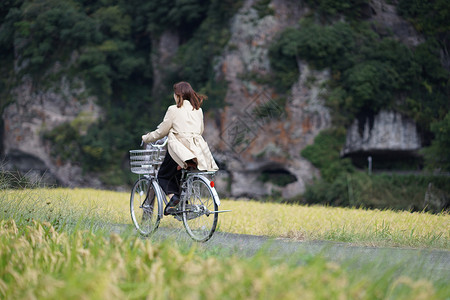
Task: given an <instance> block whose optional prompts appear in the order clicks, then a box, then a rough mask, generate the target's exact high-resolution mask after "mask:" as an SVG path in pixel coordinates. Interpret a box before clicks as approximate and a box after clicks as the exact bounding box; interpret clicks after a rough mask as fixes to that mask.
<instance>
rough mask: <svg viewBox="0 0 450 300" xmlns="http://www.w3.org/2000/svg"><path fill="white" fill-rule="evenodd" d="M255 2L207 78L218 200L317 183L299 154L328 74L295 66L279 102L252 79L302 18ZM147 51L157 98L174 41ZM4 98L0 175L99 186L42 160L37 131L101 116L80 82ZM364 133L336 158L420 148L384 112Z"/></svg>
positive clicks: (386, 27) (410, 128)
mask: <svg viewBox="0 0 450 300" xmlns="http://www.w3.org/2000/svg"><path fill="white" fill-rule="evenodd" d="M257 2H258V1H256V0H245V1H243V5H242V7H241V8H240V10H239V11H238V12H237V14H236V15H235V16H234V17H233V18H232V21H231V23H230V32H231V37H230V39H229V41H228V44H227V45H226V47H225V49H224V50H223V52H222V54H221V55H220V56H218V57H217V59H216V64H215V71H216V76H217V77H218V78H221V79H224V80H226V82H227V83H228V90H227V92H226V95H225V102H226V105H225V107H224V108H223V109H221V110H220V111H219V112H217V113H214V114H209V115H207V116H206V120H205V121H206V124H205V139H206V140H207V141H208V143H209V145H210V146H211V148H212V151H213V153H214V154H215V156H216V159H217V161H218V162H219V164H220V166H221V169H222V171H221V172H220V173H219V174H218V175H217V180H218V181H221V183H220V184H218V185H217V186H218V187H219V188H220V189H221V190H220V193H221V194H223V195H226V196H232V197H242V196H248V197H258V196H267V195H273V196H282V197H284V198H289V197H293V196H295V195H297V194H300V193H302V192H304V190H305V186H306V185H307V184H308V183H310V182H311V181H312V179H313V178H314V177H318V176H320V174H319V172H318V171H317V169H316V168H314V167H313V166H312V165H311V163H310V162H309V161H307V160H306V159H304V158H303V157H302V156H301V155H300V152H301V150H302V149H303V148H305V147H306V146H307V145H309V144H312V143H313V140H314V138H315V136H316V135H317V134H318V133H319V132H320V131H321V130H323V129H326V128H328V127H330V126H331V120H330V112H329V110H328V109H327V108H326V107H325V105H324V101H323V99H322V98H321V95H322V94H323V91H322V90H321V89H322V86H324V84H323V83H325V82H327V81H328V80H329V78H330V74H329V71H328V70H324V71H316V70H313V69H311V68H310V67H309V66H308V64H307V63H306V62H305V61H303V60H302V58H301V57H299V58H298V59H297V66H296V67H297V68H298V70H299V78H298V80H297V81H296V82H295V83H294V84H293V86H292V87H291V89H290V90H289V91H288V92H287V93H286V94H287V96H286V97H285V98H281V97H280V95H278V94H277V93H276V91H275V90H274V89H273V88H272V87H270V85H267V84H263V83H261V81H259V80H256V79H255V78H261V77H265V76H266V75H268V74H270V72H271V70H270V63H269V58H268V49H269V46H270V44H271V42H272V41H274V39H276V38H277V36H278V35H279V34H280V33H281V32H282V31H283V30H284V29H286V28H287V27H296V26H300V25H299V20H300V19H301V18H302V17H304V16H305V15H307V14H308V13H310V11H309V9H308V7H306V6H305V5H304V4H302V2H298V1H289V0H272V1H271V2H270V4H269V8H270V13H269V14H266V15H263V16H261V14H260V13H259V12H258V9H257V8H256V4H257ZM367 18H369V19H371V20H372V21H374V26H375V27H376V30H377V31H378V32H386V33H387V32H393V33H394V35H395V36H396V37H397V38H398V39H399V40H401V41H402V42H404V43H406V44H408V45H417V44H418V43H420V42H421V41H422V39H421V38H420V36H419V35H417V34H416V33H415V31H414V29H413V28H412V26H411V25H410V24H408V23H407V22H406V21H405V20H403V19H401V18H399V17H398V16H397V15H396V13H395V7H394V6H393V5H390V4H387V3H386V2H384V1H380V0H377V1H372V2H371V3H370V9H369V12H368V15H367ZM152 44H153V45H154V49H153V53H152V54H151V59H152V63H153V73H154V79H153V80H154V86H153V94H154V96H157V93H158V90H159V86H160V85H161V84H162V82H163V81H164V72H165V71H164V70H166V69H167V68H169V69H172V68H173V66H170V62H171V61H172V58H173V57H174V55H176V51H177V49H178V47H179V44H180V38H179V36H178V34H177V33H176V32H173V31H167V32H164V33H163V34H162V35H161V36H160V37H158V38H157V39H154V40H152ZM166 72H167V70H166ZM13 98H14V99H15V102H14V103H13V104H11V105H9V106H8V107H6V108H5V110H4V113H3V116H2V117H3V120H4V127H5V128H4V137H3V145H4V147H3V148H4V155H5V157H6V166H7V168H9V169H19V170H21V171H22V172H24V173H27V172H28V174H29V176H31V177H33V176H34V177H42V176H44V177H46V178H47V181H48V182H53V183H59V184H63V185H68V186H86V185H90V186H100V185H101V183H100V181H98V180H93V178H94V177H93V176H90V177H89V180H88V179H86V178H87V177H86V175H85V174H82V171H81V168H80V166H77V165H76V162H72V163H70V162H61V161H58V160H55V159H54V158H52V157H51V155H50V149H49V147H50V145H49V144H48V143H46V142H45V141H44V140H43V138H42V133H43V132H44V131H45V130H51V129H53V128H55V127H56V126H58V125H60V124H62V123H65V122H72V121H74V120H76V119H80V118H84V121H83V122H84V123H86V124H89V122H94V121H95V120H97V119H98V118H99V117H100V116H101V115H102V112H101V109H100V108H99V107H98V106H97V105H96V104H95V102H96V101H95V98H94V97H91V96H88V95H86V89H85V88H84V82H83V81H82V80H71V81H69V80H68V79H67V78H66V77H65V76H62V77H61V78H60V79H59V80H58V81H56V82H54V83H53V84H52V85H51V86H50V87H49V88H43V87H42V86H37V85H36V84H35V83H34V82H33V81H32V80H31V79H30V78H25V79H24V80H23V81H22V83H21V84H19V85H18V86H17V87H16V88H15V89H14V91H13ZM369 125H370V124H367V125H366V124H364V125H363V128H364V130H363V131H362V133H361V131H360V130H359V128H360V127H361V126H358V124H356V123H355V124H354V125H353V126H352V127H351V128H350V129H349V134H348V138H347V142H346V146H345V148H344V150H343V153H344V154H349V153H351V152H352V151H360V150H361V151H365V150H367V149H375V148H376V147H381V146H380V145H381V144H380V141H381V140H383V143H385V145H387V146H383V147H384V148H383V149H385V150H389V149H393V148H392V147H391V146H392V145H393V144H395V147H394V148H395V149H397V148H402V149H406V148H407V149H417V147H420V141H419V140H418V138H417V135H414V132H415V125H414V124H412V123H411V122H410V121H408V120H405V119H404V118H403V117H402V116H400V115H398V114H396V113H394V112H386V113H382V114H381V115H380V116H379V117H377V119H376V122H375V125H374V126H369ZM390 126H393V127H392V128H395V129H392V128H391V127H390ZM399 136H400V138H399ZM405 147H406V148H405ZM30 170H32V172H31V173H30V172H29V171H30ZM277 178H282V180H278V179H277Z"/></svg>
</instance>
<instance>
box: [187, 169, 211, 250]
mask: <svg viewBox="0 0 450 300" xmlns="http://www.w3.org/2000/svg"><path fill="white" fill-rule="evenodd" d="M217 210H218V205H217V204H216V202H215V201H214V194H213V192H212V190H211V187H210V186H209V181H208V180H206V179H203V178H201V177H194V178H193V180H192V182H191V184H190V185H189V187H188V191H187V193H186V197H185V199H183V202H182V211H183V214H182V216H183V224H184V227H185V228H186V231H187V233H188V234H189V235H190V236H191V238H192V239H194V240H196V241H198V242H206V241H207V240H209V239H210V238H211V237H212V235H213V234H214V231H215V230H216V226H217V219H218V213H217Z"/></svg>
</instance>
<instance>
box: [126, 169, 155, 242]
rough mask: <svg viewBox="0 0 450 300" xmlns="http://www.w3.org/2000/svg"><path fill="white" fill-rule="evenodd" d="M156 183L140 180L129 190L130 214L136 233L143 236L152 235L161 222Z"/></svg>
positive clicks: (144, 179)
mask: <svg viewBox="0 0 450 300" xmlns="http://www.w3.org/2000/svg"><path fill="white" fill-rule="evenodd" d="M155 184H157V183H156V182H154V181H152V180H150V179H147V178H140V179H138V180H137V181H136V183H135V184H134V186H133V189H132V190H131V197H130V212H131V219H132V220H133V224H134V226H135V227H136V229H137V231H139V233H141V234H142V235H144V236H148V235H150V234H152V233H153V232H154V231H155V230H156V229H157V228H158V226H159V222H160V221H161V211H162V204H161V201H158V195H157V192H156V189H157V187H156V186H155Z"/></svg>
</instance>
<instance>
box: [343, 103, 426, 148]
mask: <svg viewBox="0 0 450 300" xmlns="http://www.w3.org/2000/svg"><path fill="white" fill-rule="evenodd" d="M420 148H421V141H420V137H419V134H418V133H417V128H416V124H415V123H414V122H413V121H412V120H410V119H408V118H406V117H404V116H402V115H401V114H399V113H396V112H393V111H381V112H380V113H379V114H377V115H376V116H375V117H374V119H373V120H370V119H368V118H367V119H365V120H364V121H363V123H362V124H361V123H360V121H358V120H355V121H354V122H353V124H352V126H350V128H349V129H348V131H347V138H346V141H345V146H344V148H343V150H342V154H343V155H349V154H352V153H357V152H380V151H399V152H414V151H417V150H418V149H420Z"/></svg>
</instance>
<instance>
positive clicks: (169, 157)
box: [142, 81, 219, 215]
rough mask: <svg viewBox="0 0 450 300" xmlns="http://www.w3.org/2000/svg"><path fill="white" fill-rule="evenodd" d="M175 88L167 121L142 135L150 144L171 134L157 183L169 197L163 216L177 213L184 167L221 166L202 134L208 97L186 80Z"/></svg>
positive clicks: (215, 168) (166, 116)
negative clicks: (173, 102)
mask: <svg viewBox="0 0 450 300" xmlns="http://www.w3.org/2000/svg"><path fill="white" fill-rule="evenodd" d="M173 91H174V94H173V97H174V99H175V103H176V105H171V106H169V108H168V109H167V112H166V115H165V116H164V120H163V121H162V123H161V124H159V125H158V127H157V129H156V130H155V131H152V132H149V133H147V134H146V135H143V136H142V140H143V141H144V143H147V144H148V143H152V142H155V141H157V140H159V139H161V138H163V137H165V136H168V143H167V145H168V152H167V154H166V156H165V157H164V161H163V163H162V164H161V167H160V168H159V171H158V183H159V185H160V186H161V188H162V189H163V190H164V192H165V193H166V195H168V196H169V198H170V201H169V203H168V204H167V206H166V208H165V209H164V215H168V214H172V213H174V212H176V208H175V206H176V205H177V204H178V203H179V201H180V185H179V182H180V177H181V169H187V168H193V169H198V170H200V171H217V170H218V169H219V168H218V167H217V164H216V162H215V161H214V158H213V156H212V154H211V151H210V150H209V147H208V144H207V143H206V141H205V140H204V139H203V137H202V134H203V128H204V127H203V111H202V109H201V105H202V103H203V100H204V99H207V97H206V96H204V95H199V94H197V93H196V92H195V91H194V90H193V89H192V87H191V85H190V84H189V83H187V82H183V81H182V82H179V83H176V84H174V85H173Z"/></svg>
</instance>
